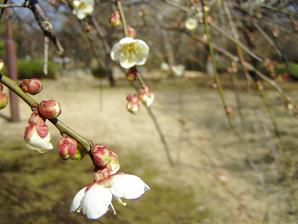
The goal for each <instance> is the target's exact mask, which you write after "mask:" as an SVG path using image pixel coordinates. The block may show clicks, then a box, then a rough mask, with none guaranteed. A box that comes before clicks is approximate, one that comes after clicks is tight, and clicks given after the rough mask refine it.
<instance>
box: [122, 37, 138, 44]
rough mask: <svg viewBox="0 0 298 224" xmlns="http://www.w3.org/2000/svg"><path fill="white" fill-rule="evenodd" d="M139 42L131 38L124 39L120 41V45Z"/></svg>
mask: <svg viewBox="0 0 298 224" xmlns="http://www.w3.org/2000/svg"><path fill="white" fill-rule="evenodd" d="M135 42H137V40H135V39H133V38H131V37H124V38H122V39H121V40H120V41H119V44H120V45H125V44H132V43H135Z"/></svg>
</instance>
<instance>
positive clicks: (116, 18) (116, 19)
mask: <svg viewBox="0 0 298 224" xmlns="http://www.w3.org/2000/svg"><path fill="white" fill-rule="evenodd" d="M109 22H110V24H111V25H112V26H113V27H116V26H119V25H120V24H121V16H120V12H119V11H118V10H116V11H114V12H113V13H112V15H111V16H110V19H109Z"/></svg>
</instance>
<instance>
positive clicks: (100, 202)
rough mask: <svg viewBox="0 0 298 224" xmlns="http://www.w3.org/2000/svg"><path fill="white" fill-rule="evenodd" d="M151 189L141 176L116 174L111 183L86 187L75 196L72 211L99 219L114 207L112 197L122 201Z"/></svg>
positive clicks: (139, 195)
mask: <svg viewBox="0 0 298 224" xmlns="http://www.w3.org/2000/svg"><path fill="white" fill-rule="evenodd" d="M148 190H150V188H149V187H148V185H146V184H145V183H144V181H142V180H141V178H139V177H137V176H134V175H130V174H116V175H114V176H112V177H111V179H110V180H109V184H106V182H104V183H103V184H95V185H93V186H91V188H89V189H88V188H87V187H84V188H83V189H81V190H80V191H79V192H78V193H77V194H76V195H75V197H74V198H73V201H72V203H71V207H70V211H71V212H74V211H77V212H80V211H81V212H82V213H83V214H84V215H86V216H87V218H88V219H98V218H100V217H102V216H103V215H104V214H106V212H107V211H108V210H109V207H111V208H112V210H113V211H114V214H116V212H115V209H114V207H113V205H112V197H113V196H114V197H115V199H116V200H117V201H118V202H120V203H121V204H122V205H124V206H125V205H126V203H124V202H122V200H121V199H122V198H124V199H137V198H139V197H141V196H142V195H143V194H144V193H145V192H146V191H148Z"/></svg>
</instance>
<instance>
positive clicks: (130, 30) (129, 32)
mask: <svg viewBox="0 0 298 224" xmlns="http://www.w3.org/2000/svg"><path fill="white" fill-rule="evenodd" d="M127 36H128V37H131V38H135V37H136V36H137V31H136V30H135V29H134V28H133V27H131V26H127Z"/></svg>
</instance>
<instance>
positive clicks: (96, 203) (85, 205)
mask: <svg viewBox="0 0 298 224" xmlns="http://www.w3.org/2000/svg"><path fill="white" fill-rule="evenodd" d="M111 202H112V194H111V192H110V190H109V189H108V188H105V187H103V186H99V185H94V186H92V187H91V188H90V189H89V190H88V191H86V192H85V196H84V198H83V200H82V201H81V208H82V212H83V214H84V215H86V216H87V218H88V219H98V218H100V217H101V216H103V215H104V214H106V212H107V211H108V209H109V205H110V204H111Z"/></svg>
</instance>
